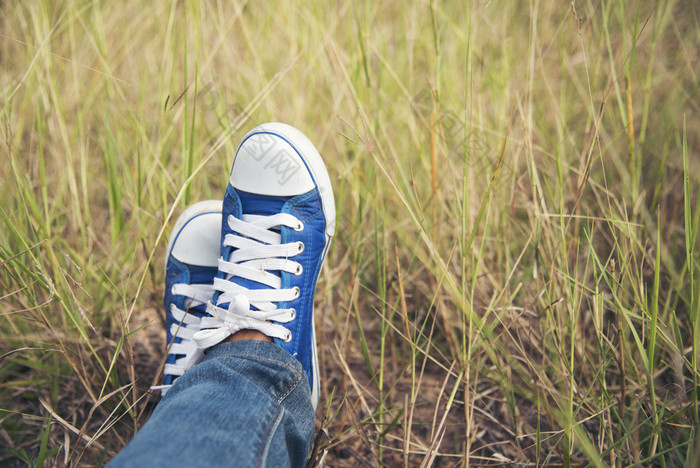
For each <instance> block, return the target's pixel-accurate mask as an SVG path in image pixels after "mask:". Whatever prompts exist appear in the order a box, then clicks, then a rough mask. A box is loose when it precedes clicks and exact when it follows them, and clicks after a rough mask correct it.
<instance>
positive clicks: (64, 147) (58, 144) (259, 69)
mask: <svg viewBox="0 0 700 468" xmlns="http://www.w3.org/2000/svg"><path fill="white" fill-rule="evenodd" d="M0 18H2V20H0V108H1V111H2V112H1V115H0V148H1V149H0V181H1V183H2V190H0V465H3V466H5V465H8V466H27V465H29V466H41V465H42V464H43V465H45V466H53V465H59V466H64V465H67V466H72V465H80V466H100V465H102V464H103V463H105V462H106V461H108V460H109V459H110V458H111V457H112V456H113V455H114V454H115V453H116V452H117V451H118V450H119V449H120V448H121V447H122V446H123V445H124V444H126V443H127V442H128V441H129V440H130V438H131V437H132V435H133V434H134V433H135V432H136V431H137V430H138V429H139V427H140V426H142V425H143V424H144V422H145V421H146V420H147V419H148V416H149V414H150V412H151V411H152V410H153V408H154V406H155V403H156V402H157V400H158V396H156V395H154V394H151V393H149V392H148V388H149V386H150V385H151V384H152V383H153V382H154V381H156V380H157V379H158V371H159V367H160V366H161V362H162V350H163V347H164V344H163V340H164V337H162V336H161V334H162V333H163V332H162V322H161V320H160V318H161V317H162V316H163V311H162V306H161V301H162V295H163V288H164V285H163V269H162V265H163V256H164V250H165V243H166V241H167V236H168V234H169V232H170V229H172V226H173V222H174V220H175V218H176V217H177V216H178V214H179V213H181V212H182V210H183V209H184V208H185V207H186V206H187V205H188V204H190V203H192V202H194V201H197V200H201V199H208V198H221V197H222V196H223V190H224V188H225V185H226V182H227V179H228V173H229V168H230V164H231V161H232V157H233V154H234V151H235V148H236V147H237V144H238V140H239V139H240V138H241V137H242V136H243V135H244V134H245V132H246V131H247V130H249V129H250V128H252V127H253V126H255V125H257V124H259V123H262V122H265V121H271V120H276V121H282V122H287V123H290V124H292V125H294V126H296V127H298V128H299V129H301V130H302V131H303V132H304V133H306V134H307V135H308V136H309V138H310V139H311V140H312V141H313V142H314V143H315V144H316V146H317V147H318V149H319V150H320V152H321V154H322V155H323V157H324V159H325V161H326V165H327V166H328V169H329V173H330V175H331V181H332V182H333V185H334V192H335V198H336V208H337V213H338V220H337V230H336V233H337V234H336V238H335V239H334V243H333V245H332V248H331V251H330V253H329V257H328V259H327V262H326V265H325V267H324V270H323V271H322V274H321V278H320V281H319V285H318V289H317V296H316V315H317V316H316V326H317V332H318V335H319V336H318V337H319V353H320V359H321V377H322V395H321V402H320V405H319V411H318V412H317V434H318V435H317V439H316V447H315V449H314V453H313V454H312V462H313V463H315V464H316V465H322V466H330V467H335V466H382V465H383V466H430V465H435V466H484V465H495V466H498V465H510V466H565V467H568V466H619V467H623V466H630V465H634V466H666V467H678V466H688V467H694V466H700V443H699V442H698V441H699V440H700V439H699V438H698V435H697V427H698V420H699V418H700V408H699V405H698V384H699V383H700V363H699V362H698V358H699V353H700V243H699V241H698V230H699V229H700V204H698V200H699V197H700V159H699V158H698V155H699V154H700V93H699V91H700V81H699V75H700V65H699V64H700V8H698V4H697V3H696V2H693V1H690V0H685V1H681V0H660V1H658V2H652V1H622V0H602V1H600V2H598V1H592V0H589V1H585V0H575V1H574V2H565V1H557V2H554V1H546V0H530V1H515V0H513V1H511V0H483V1H474V2H464V3H462V2H451V1H446V0H422V1H406V2H391V1H372V2H370V1H369V0H366V1H364V2H363V1H352V0H345V1H343V0H341V1H339V2H326V1H322V0H310V1H298V2H292V1H285V2H272V1H270V2H267V1H246V0H236V1H231V2H228V1H223V0H200V1H190V0H182V1H176V0H172V1H170V2H165V1H163V2H138V1H135V0H121V1H102V2H98V1H90V0H75V1H68V0H66V1H53V0H31V1H22V2H19V1H5V2H0Z"/></svg>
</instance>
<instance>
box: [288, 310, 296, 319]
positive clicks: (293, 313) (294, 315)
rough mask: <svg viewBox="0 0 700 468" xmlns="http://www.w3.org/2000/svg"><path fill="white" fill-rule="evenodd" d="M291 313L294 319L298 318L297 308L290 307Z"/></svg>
mask: <svg viewBox="0 0 700 468" xmlns="http://www.w3.org/2000/svg"><path fill="white" fill-rule="evenodd" d="M289 315H291V316H292V320H294V319H296V318H297V310H296V309H289Z"/></svg>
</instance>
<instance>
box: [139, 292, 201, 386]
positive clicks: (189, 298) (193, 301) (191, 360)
mask: <svg viewBox="0 0 700 468" xmlns="http://www.w3.org/2000/svg"><path fill="white" fill-rule="evenodd" d="M171 292H172V294H173V296H184V297H185V298H186V300H185V308H186V309H187V310H189V309H192V308H194V307H197V306H199V305H202V304H207V303H208V302H209V301H210V300H211V298H212V297H213V295H214V290H213V289H212V286H211V285H210V284H184V283H179V284H174V285H173V287H172V290H171ZM170 313H171V314H172V315H173V318H174V319H175V323H173V324H171V325H170V334H171V335H172V336H173V337H177V338H180V342H179V343H175V342H174V341H173V342H172V343H168V345H169V348H168V355H171V354H172V355H177V354H182V355H184V356H183V357H181V358H178V359H176V360H175V364H165V366H164V367H163V375H164V377H166V376H168V375H172V376H177V377H179V376H181V375H182V374H183V373H184V372H185V371H186V370H188V369H189V368H190V367H192V366H194V365H195V364H196V363H197V362H199V360H200V359H201V357H202V351H201V350H200V349H199V348H198V347H197V345H196V344H195V342H194V341H193V340H192V338H193V336H194V334H195V333H196V332H198V331H199V330H200V328H201V323H202V318H201V317H197V316H196V315H192V314H190V313H187V311H186V310H181V309H179V308H178V307H177V306H176V305H175V304H170ZM171 386H172V385H157V386H154V387H151V390H160V391H161V392H162V394H163V395H165V393H166V392H167V391H168V389H169V388H170V387H171Z"/></svg>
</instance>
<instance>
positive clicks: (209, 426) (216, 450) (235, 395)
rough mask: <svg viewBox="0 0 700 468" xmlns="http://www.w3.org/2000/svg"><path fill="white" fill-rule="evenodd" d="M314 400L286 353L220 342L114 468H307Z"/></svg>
mask: <svg viewBox="0 0 700 468" xmlns="http://www.w3.org/2000/svg"><path fill="white" fill-rule="evenodd" d="M310 395H311V394H310V390H309V383H308V379H307V377H306V374H305V373H304V371H303V369H302V367H301V364H299V362H298V361H297V360H296V359H295V358H293V357H292V356H291V355H290V354H289V353H288V352H287V351H285V350H284V349H282V348H281V347H279V346H277V345H275V344H273V343H268V342H265V341H252V340H250V341H248V340H246V341H234V342H230V343H221V344H219V345H217V346H214V347H212V348H211V349H209V350H208V351H207V353H206V356H205V358H204V360H203V361H202V362H201V363H200V364H198V365H196V366H195V367H193V368H192V369H190V370H189V371H187V372H185V374H184V375H183V376H182V377H180V378H179V379H177V380H176V381H175V384H174V385H173V386H172V388H170V390H169V391H168V393H167V394H166V395H165V397H163V399H162V400H161V401H160V403H159V404H158V406H157V407H156V409H155V411H154V412H153V415H152V416H151V418H150V419H149V420H148V422H147V423H146V424H145V425H144V426H143V428H141V430H140V431H139V432H138V433H137V434H136V436H134V438H133V440H132V441H131V442H130V443H129V444H128V445H127V446H126V447H124V449H123V450H122V451H121V452H120V453H119V454H118V455H117V456H116V457H115V458H114V459H113V460H112V461H111V462H110V464H109V466H110V467H115V468H116V467H122V466H133V467H145V466H149V467H160V466H163V467H175V466H186V467H198V466H206V467H217V466H237V467H238V466H241V467H246V466H274V467H275V468H278V467H284V466H299V467H301V466H304V463H305V462H306V457H307V456H308V454H309V450H310V449H311V444H312V442H313V436H314V410H313V407H312V406H311V396H310Z"/></svg>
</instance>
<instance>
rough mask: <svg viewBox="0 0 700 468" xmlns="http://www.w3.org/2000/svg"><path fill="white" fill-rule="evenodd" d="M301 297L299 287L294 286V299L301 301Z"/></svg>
mask: <svg viewBox="0 0 700 468" xmlns="http://www.w3.org/2000/svg"><path fill="white" fill-rule="evenodd" d="M299 296H301V289H299V286H294V299H293V300H296V299H299Z"/></svg>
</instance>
